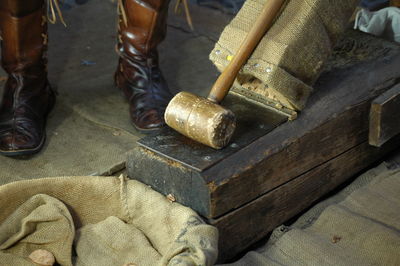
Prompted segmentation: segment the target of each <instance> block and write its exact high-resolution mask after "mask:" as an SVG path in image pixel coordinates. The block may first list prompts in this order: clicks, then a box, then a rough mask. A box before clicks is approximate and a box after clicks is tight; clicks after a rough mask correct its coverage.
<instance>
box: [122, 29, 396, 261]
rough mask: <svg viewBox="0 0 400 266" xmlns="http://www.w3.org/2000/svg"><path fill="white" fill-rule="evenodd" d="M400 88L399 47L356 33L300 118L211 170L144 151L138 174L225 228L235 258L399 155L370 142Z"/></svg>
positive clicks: (224, 240)
mask: <svg viewBox="0 0 400 266" xmlns="http://www.w3.org/2000/svg"><path fill="white" fill-rule="evenodd" d="M399 82H400V47H399V46H398V45H396V44H394V43H389V42H386V41H383V40H380V39H377V38H374V37H371V36H368V35H365V34H361V33H356V32H352V31H351V32H349V33H348V36H347V37H346V38H345V39H344V40H343V41H342V42H341V43H340V45H339V46H338V48H337V49H336V50H335V53H334V55H333V56H332V58H331V61H330V62H329V63H328V64H327V65H326V69H325V71H324V73H323V74H322V75H321V77H320V78H319V80H318V82H317V84H316V85H315V92H314V94H313V95H312V97H311V98H310V100H309V103H308V106H307V107H306V109H305V110H304V111H303V112H301V113H300V114H299V116H298V118H297V119H296V120H294V121H287V122H285V123H283V124H279V123H276V124H275V126H276V127H275V128H273V129H271V130H269V131H268V132H266V133H265V134H264V135H262V136H257V138H255V139H252V140H251V142H250V143H248V144H246V145H245V146H240V147H238V148H237V149H236V150H233V151H232V152H230V153H228V154H226V156H225V157H221V158H220V159H219V160H218V161H216V162H215V163H213V164H209V165H208V166H207V167H203V168H193V167H189V166H188V165H187V164H185V163H182V161H180V160H174V159H173V156H165V154H160V153H158V152H157V151H154V150H153V151H151V150H149V149H146V148H144V147H139V148H137V149H136V150H135V151H133V152H132V153H131V154H129V157H128V164H127V168H128V173H129V176H130V177H131V178H135V179H138V180H140V181H142V182H144V183H146V184H148V185H150V186H152V187H153V188H154V189H155V190H158V191H160V192H161V193H164V194H165V195H167V194H172V195H173V196H174V197H175V198H176V200H177V201H178V202H180V203H182V204H184V205H187V206H189V207H191V208H193V209H195V210H196V211H197V212H199V213H200V214H201V215H202V216H203V217H205V218H206V219H207V220H208V221H209V223H211V224H213V225H215V226H217V227H218V228H219V230H220V259H221V260H226V259H229V258H232V257H234V256H235V255H237V254H238V253H240V252H242V251H243V250H245V249H246V248H248V247H249V246H250V245H251V244H253V243H255V242H256V241H258V240H260V239H261V238H263V237H265V236H266V235H267V234H268V233H269V232H270V231H271V230H272V229H274V228H275V227H276V226H278V225H280V224H282V223H283V222H285V221H287V220H288V219H290V218H292V217H293V216H295V215H296V214H298V213H300V212H302V211H304V210H305V209H306V208H308V207H309V206H311V205H312V204H313V203H315V202H316V201H317V200H318V199H320V198H321V197H322V196H324V195H325V194H327V193H328V192H330V191H332V190H333V189H335V188H336V187H338V186H339V185H340V184H342V183H343V182H345V181H346V180H348V179H349V178H351V177H352V176H354V175H355V174H356V173H358V172H360V171H361V170H363V169H365V168H366V167H368V166H369V165H370V164H372V163H374V162H376V161H378V160H379V159H380V158H382V156H384V155H385V154H387V153H388V152H390V151H392V150H394V149H396V148H397V147H399V145H400V137H399V136H398V135H397V136H394V137H393V138H391V139H390V140H389V141H388V142H387V143H385V144H383V145H382V146H381V147H380V148H377V147H373V146H370V145H369V144H368V134H369V112H370V106H371V102H372V101H373V100H374V99H375V98H376V97H378V96H380V95H381V94H383V93H385V92H386V91H388V90H389V89H391V88H393V87H394V86H395V85H396V84H397V83H399ZM266 110H267V109H266ZM399 110H400V107H399ZM267 111H268V110H267ZM267 111H266V112H267ZM257 112H258V113H254V114H253V116H254V117H257V116H258V115H259V114H260V113H259V112H260V111H257ZM399 123H400V122H399ZM148 138H151V137H148ZM160 147H161V145H160ZM193 149H194V151H193V153H196V151H195V148H193ZM186 152H187V151H186ZM189 154H190V153H189ZM206 157H207V156H206Z"/></svg>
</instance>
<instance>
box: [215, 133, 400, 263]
mask: <svg viewBox="0 0 400 266" xmlns="http://www.w3.org/2000/svg"><path fill="white" fill-rule="evenodd" d="M399 145H400V136H398V137H396V138H395V139H392V140H391V141H389V142H388V143H386V144H385V145H383V146H382V147H381V148H376V147H372V146H370V145H369V144H368V142H366V141H365V142H363V143H361V144H359V145H357V146H355V147H353V148H352V149H350V150H348V151H346V152H345V153H342V154H340V155H338V156H337V157H335V158H333V159H331V160H329V161H327V162H325V163H323V164H321V165H319V166H317V167H315V168H313V169H311V170H309V171H308V172H306V173H304V174H302V175H301V176H298V177H296V178H295V179H293V180H292V181H290V182H288V183H286V184H283V185H281V186H279V187H278V188H276V189H274V190H273V191H271V192H269V193H266V194H265V195H263V196H261V197H259V198H258V199H256V200H254V201H252V202H250V203H249V204H246V205H244V206H242V207H241V208H239V209H237V210H235V211H233V212H230V213H229V214H227V215H225V216H222V217H220V218H219V219H216V220H210V223H211V224H213V225H215V226H216V227H217V228H218V229H219V231H220V245H219V246H220V260H221V261H226V260H228V259H230V258H232V256H235V254H238V253H239V252H241V251H243V250H245V249H246V248H247V247H249V246H250V245H251V244H253V243H255V242H257V241H258V240H260V239H262V238H263V237H265V236H266V235H267V234H268V233H269V232H271V231H272V230H273V229H274V228H275V227H277V226H279V225H281V224H282V223H283V222H284V221H286V220H288V219H290V218H292V217H293V216H295V215H296V214H298V213H300V212H302V211H303V210H305V209H306V208H308V207H310V206H311V205H312V204H313V203H314V202H316V201H317V200H318V199H319V198H321V197H322V196H324V195H325V194H327V193H328V192H330V191H332V190H333V189H335V188H336V187H337V186H338V185H340V184H342V183H343V182H345V181H346V180H348V179H349V178H351V177H352V176H354V175H355V174H357V173H359V172H360V171H361V170H363V169H365V168H366V167H367V166H369V165H370V164H371V163H373V162H376V161H377V160H379V159H380V158H381V157H382V156H384V155H385V154H387V153H388V152H390V151H393V150H395V149H396V147H399Z"/></svg>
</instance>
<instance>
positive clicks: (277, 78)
mask: <svg viewBox="0 0 400 266" xmlns="http://www.w3.org/2000/svg"><path fill="white" fill-rule="evenodd" d="M265 1H267V0H247V1H246V2H245V4H244V6H243V7H242V9H241V10H240V12H239V13H238V14H237V16H236V17H235V18H234V19H233V20H232V22H231V23H230V24H229V25H228V26H227V27H226V28H225V29H224V31H223V32H222V34H221V36H220V39H219V40H218V43H217V44H216V45H215V48H214V49H213V51H212V52H211V54H210V59H211V61H213V62H214V64H215V65H216V66H217V68H218V69H219V70H220V71H222V70H223V69H224V68H225V67H226V66H227V64H228V63H229V61H230V59H231V58H232V55H234V54H235V53H236V51H237V50H238V48H239V46H240V44H241V43H242V41H243V39H244V38H245V36H246V35H247V33H248V32H249V30H250V28H251V27H252V25H253V24H254V21H255V20H256V19H257V17H258V15H259V13H260V11H261V10H262V8H263V6H264V3H265ZM358 2H359V1H358V0H288V1H287V2H286V6H285V7H284V8H283V10H282V12H281V14H280V16H279V17H278V18H277V20H276V21H275V23H274V25H273V26H272V28H271V29H270V30H269V31H268V33H267V34H266V35H265V36H264V38H263V39H262V41H261V42H260V43H259V45H258V47H257V48H256V50H255V51H254V53H253V55H252V56H251V57H250V59H249V60H248V62H247V63H246V64H245V66H244V67H243V68H242V70H241V72H240V74H239V75H238V79H237V81H238V83H237V85H238V86H235V88H234V90H235V91H236V92H239V93H241V94H244V95H246V96H248V97H252V98H255V99H258V98H260V97H261V98H262V99H263V100H265V101H267V102H269V103H272V104H274V105H275V106H277V107H279V106H281V105H283V106H285V107H287V108H289V109H292V110H301V109H303V108H304V106H305V104H306V101H307V99H308V97H309V95H310V93H311V91H312V85H313V84H314V82H315V81H316V79H317V78H318V76H319V74H320V73H321V71H322V68H323V65H324V63H325V62H326V60H327V59H328V57H329V56H330V54H331V52H332V49H333V46H334V44H335V42H336V41H337V39H338V37H339V36H340V35H341V34H342V32H343V31H344V29H345V28H346V27H347V25H348V21H349V18H350V17H351V15H352V13H353V11H354V9H355V7H356V5H357V3H358Z"/></svg>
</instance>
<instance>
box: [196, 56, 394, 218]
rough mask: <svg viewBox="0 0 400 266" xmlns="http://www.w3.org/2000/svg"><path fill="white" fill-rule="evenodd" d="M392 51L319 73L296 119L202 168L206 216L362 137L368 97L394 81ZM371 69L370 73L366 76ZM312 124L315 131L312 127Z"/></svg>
mask: <svg viewBox="0 0 400 266" xmlns="http://www.w3.org/2000/svg"><path fill="white" fill-rule="evenodd" d="M397 52H398V54H397V55H395V56H393V57H392V58H389V59H386V61H385V62H382V61H380V62H375V61H373V62H369V63H368V64H359V65H356V66H354V67H352V68H350V69H343V70H337V72H332V73H331V72H330V73H327V74H326V75H325V76H324V75H323V76H321V78H320V81H319V82H320V84H319V85H318V86H317V87H316V88H317V90H318V89H319V90H320V91H317V92H316V93H315V94H314V95H313V96H312V98H311V99H310V105H309V108H307V109H305V110H304V111H303V113H301V114H300V116H299V118H298V119H297V120H295V121H292V122H288V123H285V124H283V125H281V126H279V127H278V128H276V129H275V130H273V131H272V132H270V133H268V134H267V135H265V136H263V137H261V138H259V139H258V140H256V141H254V142H253V143H251V144H250V145H249V146H247V147H245V148H243V149H241V150H240V151H238V152H237V153H235V154H233V155H232V156H230V157H228V158H226V159H225V160H223V161H221V162H220V163H219V164H218V165H216V166H215V167H212V168H210V169H208V170H206V171H205V172H204V173H203V176H204V177H205V178H206V183H208V184H212V186H210V187H211V188H213V190H212V191H211V193H212V198H213V199H214V200H213V202H212V205H211V210H210V215H209V216H211V217H218V216H221V215H223V214H225V213H227V212H229V211H230V210H231V209H233V208H238V207H240V206H242V205H243V204H246V203H247V202H249V201H251V200H253V199H254V198H257V197H258V196H260V195H262V194H264V193H266V192H267V191H270V190H271V189H273V188H274V187H276V186H278V185H280V184H283V183H285V182H288V181H289V180H290V179H291V178H293V177H294V176H298V175H300V174H302V173H304V172H305V171H307V170H309V169H311V168H313V167H316V166H317V165H318V164H321V163H323V162H324V161H326V160H329V159H331V158H333V157H335V156H337V155H338V154H340V153H342V152H344V151H345V150H348V149H350V148H352V147H354V146H355V145H357V144H359V143H361V142H364V141H367V140H368V129H369V125H368V121H369V118H368V117H369V108H370V104H371V101H372V99H374V98H376V97H377V96H378V95H380V94H382V93H383V92H385V91H387V90H388V89H389V88H391V87H392V86H393V85H394V84H396V83H398V82H399V78H400V52H399V51H397ZM377 69H379V70H377ZM373 71H375V72H376V73H375V74H374V79H372V78H371V77H369V75H370V73H371V72H373ZM355 77H356V78H355ZM338 81H340V82H339V83H338ZM332 91H335V93H332ZM346 116H348V117H347V118H346ZM348 119H350V120H351V122H348V121H347V120H348ZM335 124H336V125H335ZM315 129H317V130H316V132H318V133H313V130H315ZM321 134H322V135H321ZM249 155H251V156H249ZM274 158H276V159H274ZM288 162H291V164H289V163H288ZM232 165H235V167H232ZM282 169H284V171H282Z"/></svg>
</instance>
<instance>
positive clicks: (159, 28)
mask: <svg viewBox="0 0 400 266" xmlns="http://www.w3.org/2000/svg"><path fill="white" fill-rule="evenodd" d="M169 2H170V0H123V12H125V14H126V21H124V17H123V16H122V15H120V19H119V23H118V27H119V28H118V29H119V42H118V49H119V52H123V53H126V54H127V55H128V56H134V55H137V54H138V53H140V54H141V55H144V56H146V55H149V53H153V52H154V50H155V49H156V48H157V46H158V45H159V44H160V43H161V42H162V41H163V40H164V38H165V35H166V31H167V15H168V6H169Z"/></svg>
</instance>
